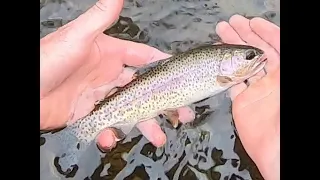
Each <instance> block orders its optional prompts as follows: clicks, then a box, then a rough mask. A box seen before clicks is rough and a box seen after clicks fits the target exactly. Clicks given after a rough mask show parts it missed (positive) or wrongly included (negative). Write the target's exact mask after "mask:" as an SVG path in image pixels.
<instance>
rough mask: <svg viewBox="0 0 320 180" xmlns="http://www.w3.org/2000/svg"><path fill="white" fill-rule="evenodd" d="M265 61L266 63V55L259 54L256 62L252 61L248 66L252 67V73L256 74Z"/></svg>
mask: <svg viewBox="0 0 320 180" xmlns="http://www.w3.org/2000/svg"><path fill="white" fill-rule="evenodd" d="M266 63H267V57H266V56H261V57H260V58H258V59H257V60H256V62H255V63H253V65H252V66H251V67H250V68H252V67H253V74H256V73H258V72H259V71H261V70H262V69H263V68H264V67H265V65H266Z"/></svg>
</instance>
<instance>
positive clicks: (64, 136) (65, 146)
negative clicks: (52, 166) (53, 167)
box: [41, 127, 94, 175]
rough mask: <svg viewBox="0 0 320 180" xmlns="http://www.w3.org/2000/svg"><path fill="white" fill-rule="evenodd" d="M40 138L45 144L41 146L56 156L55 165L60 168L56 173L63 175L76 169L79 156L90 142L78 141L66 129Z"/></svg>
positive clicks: (69, 130)
mask: <svg viewBox="0 0 320 180" xmlns="http://www.w3.org/2000/svg"><path fill="white" fill-rule="evenodd" d="M41 136H42V137H44V138H45V139H46V143H45V144H44V145H43V146H44V147H45V148H48V149H49V151H52V152H53V153H54V154H55V155H56V156H57V161H58V162H56V163H57V166H58V167H60V168H61V169H60V168H58V171H59V172H60V173H61V174H64V175H68V174H69V173H71V172H73V171H74V169H75V170H76V169H77V168H78V167H77V164H78V162H79V160H80V158H81V156H82V155H83V154H84V153H85V151H86V150H87V148H88V147H89V146H90V142H89V143H87V142H84V141H79V139H78V138H77V137H76V136H75V135H74V133H73V132H72V131H71V129H69V128H68V127H67V128H65V129H63V130H61V131H58V132H55V133H47V134H43V135H41ZM93 142H94V141H93ZM59 169H60V170H59Z"/></svg>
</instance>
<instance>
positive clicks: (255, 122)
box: [216, 15, 280, 179]
mask: <svg viewBox="0 0 320 180" xmlns="http://www.w3.org/2000/svg"><path fill="white" fill-rule="evenodd" d="M216 32H217V34H218V35H219V36H220V37H221V38H222V40H223V41H224V42H225V43H233V44H249V45H252V46H255V47H258V48H261V49H262V50H264V51H265V54H266V57H267V59H268V61H267V65H266V67H265V72H264V71H261V72H259V73H258V74H257V75H255V76H254V77H252V78H250V79H249V80H248V82H249V86H248V87H247V85H246V84H245V83H242V84H239V85H237V86H234V87H233V88H231V89H230V91H229V92H230V97H231V99H232V101H233V105H232V113H233V117H234V121H235V125H236V128H237V131H238V134H239V137H240V139H241V142H242V144H243V146H244V148H245V149H246V151H247V152H248V154H249V155H250V157H251V158H252V159H253V160H254V161H255V163H256V164H257V166H258V167H259V170H260V171H261V173H262V175H263V176H264V178H265V179H279V174H280V173H279V169H280V166H279V164H280V158H279V156H280V155H279V154H280V28H279V27H278V26H276V25H274V24H272V23H270V22H268V21H266V20H264V19H262V18H254V19H252V20H248V19H246V18H244V17H242V16H239V15H234V16H233V17H231V18H230V20H229V23H227V22H220V23H219V24H218V25H217V28H216Z"/></svg>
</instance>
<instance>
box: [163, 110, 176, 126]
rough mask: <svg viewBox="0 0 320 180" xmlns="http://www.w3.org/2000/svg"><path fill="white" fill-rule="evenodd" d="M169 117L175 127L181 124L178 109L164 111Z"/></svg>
mask: <svg viewBox="0 0 320 180" xmlns="http://www.w3.org/2000/svg"><path fill="white" fill-rule="evenodd" d="M163 114H164V115H165V116H166V117H167V119H168V120H169V122H170V123H171V125H172V126H173V127H174V128H177V127H178V125H179V113H178V111H177V110H166V111H164V113H163Z"/></svg>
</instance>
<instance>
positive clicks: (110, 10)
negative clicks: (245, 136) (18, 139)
mask: <svg viewBox="0 0 320 180" xmlns="http://www.w3.org/2000/svg"><path fill="white" fill-rule="evenodd" d="M122 6H123V1H121V0H118V1H113V0H100V1H99V2H97V4H96V5H95V6H93V7H92V8H91V9H89V10H88V11H87V12H86V13H84V14H82V15H81V16H79V17H78V18H77V19H75V20H74V21H72V22H70V23H68V24H66V25H65V26H63V27H61V28H59V29H58V30H57V31H56V32H54V33H51V34H49V35H47V36H46V37H44V38H42V39H41V40H40V106H41V108H40V109H41V110H40V129H41V130H52V129H55V128H60V127H63V126H65V125H66V123H67V121H68V120H70V119H71V121H75V120H77V119H79V118H81V117H83V116H85V115H86V114H88V113H89V112H90V111H91V110H92V109H93V108H94V103H95V102H96V101H97V100H99V99H101V98H103V97H105V96H106V95H107V94H108V93H110V91H111V89H113V88H114V87H115V86H122V85H125V84H126V83H128V82H129V81H131V80H132V75H133V71H129V70H124V68H123V65H124V64H125V65H129V66H141V65H144V64H147V63H151V62H154V61H156V60H159V59H164V58H167V57H169V55H168V54H164V53H162V52H160V51H158V50H157V49H155V48H152V47H149V46H147V45H144V44H139V43H134V42H130V41H124V40H120V39H116V38H113V37H110V36H107V35H104V34H103V33H102V32H103V31H104V30H105V29H106V28H107V27H109V26H110V25H111V24H112V23H113V22H114V21H115V20H116V19H117V18H118V16H119V14H120V11H121V9H122ZM137 127H138V129H139V130H140V131H141V133H142V134H143V135H144V136H146V138H147V139H148V140H149V141H150V142H151V143H153V144H154V145H155V146H157V147H159V146H161V145H163V144H164V143H165V141H166V136H165V134H164V133H163V132H162V131H161V128H160V127H159V125H158V124H157V121H155V120H149V121H145V122H141V123H138V124H137ZM115 142H116V138H115V134H113V132H112V131H111V130H105V131H104V132H102V133H101V134H100V135H99V137H98V144H99V146H100V147H102V148H103V149H105V148H111V147H113V146H114V145H115Z"/></svg>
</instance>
